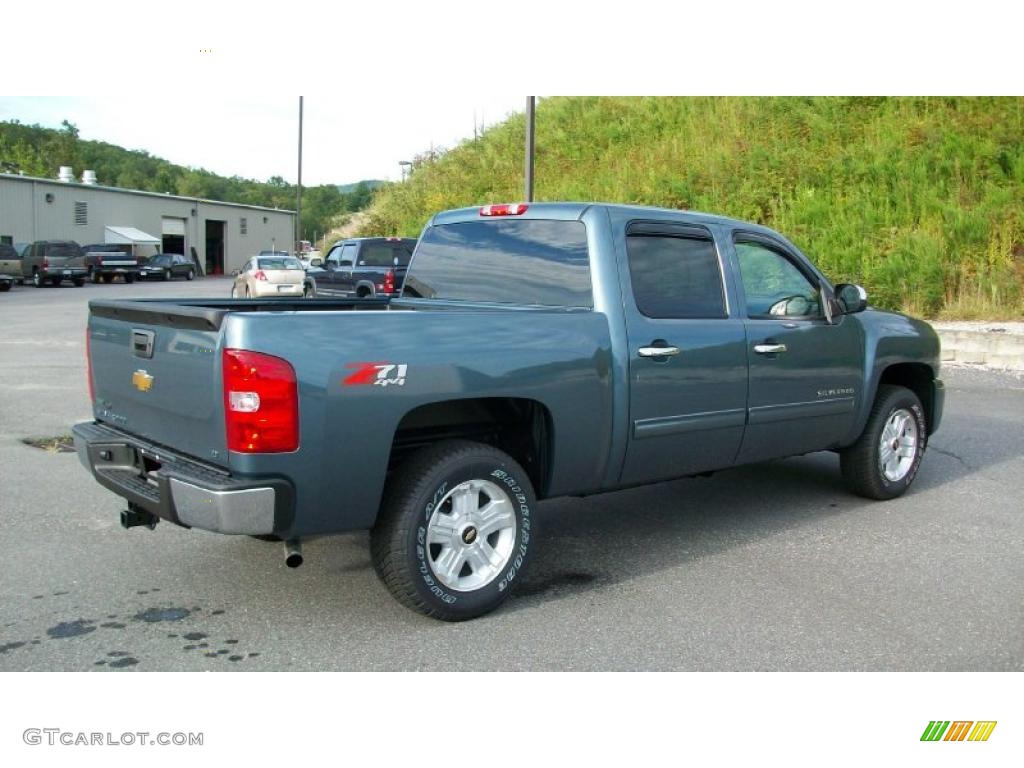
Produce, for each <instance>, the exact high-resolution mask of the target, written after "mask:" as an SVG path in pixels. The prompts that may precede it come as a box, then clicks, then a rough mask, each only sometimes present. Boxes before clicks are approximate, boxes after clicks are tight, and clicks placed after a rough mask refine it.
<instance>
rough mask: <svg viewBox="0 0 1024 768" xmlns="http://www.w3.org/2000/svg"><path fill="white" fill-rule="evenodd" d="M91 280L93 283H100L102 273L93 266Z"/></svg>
mask: <svg viewBox="0 0 1024 768" xmlns="http://www.w3.org/2000/svg"><path fill="white" fill-rule="evenodd" d="M89 280H90V281H91V282H93V283H99V281H100V273H99V272H97V271H96V270H95V269H93V268H92V267H89Z"/></svg>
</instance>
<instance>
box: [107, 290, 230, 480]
mask: <svg viewBox="0 0 1024 768" xmlns="http://www.w3.org/2000/svg"><path fill="white" fill-rule="evenodd" d="M131 304H132V302H117V303H116V308H112V307H115V303H113V302H111V303H110V304H109V305H106V306H104V304H103V303H102V302H93V303H92V304H91V306H90V317H89V329H88V334H89V345H90V359H91V361H92V377H93V384H94V387H95V396H96V401H95V415H96V418H97V419H98V420H99V421H102V422H106V423H108V424H110V425H111V426H114V427H117V428H118V429H122V430H124V431H127V432H130V433H134V434H136V435H139V436H141V437H144V438H147V439H148V440H150V441H152V442H154V443H158V444H163V445H167V446H172V447H174V448H175V449H176V450H178V451H181V452H183V453H186V454H190V455H192V456H194V457H196V458H199V459H202V460H204V461H207V462H212V463H215V464H222V465H225V466H226V465H227V451H226V437H225V427H224V417H223V414H224V407H223V394H222V391H221V383H220V382H221V372H220V369H221V362H220V347H219V340H220V336H221V333H220V329H219V322H217V323H214V322H210V321H208V320H207V319H205V318H204V317H202V316H201V315H202V313H197V312H195V311H194V310H191V308H179V307H173V306H171V307H167V306H165V307H163V308H160V309H156V308H154V309H148V308H147V309H146V310H140V311H131V310H130V309H125V308H126V307H129V306H130V305H131ZM197 315H199V316H197Z"/></svg>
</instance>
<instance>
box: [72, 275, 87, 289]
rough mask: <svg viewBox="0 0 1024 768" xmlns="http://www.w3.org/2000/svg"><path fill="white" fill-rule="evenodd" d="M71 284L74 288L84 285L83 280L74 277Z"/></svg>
mask: <svg viewBox="0 0 1024 768" xmlns="http://www.w3.org/2000/svg"><path fill="white" fill-rule="evenodd" d="M71 282H72V283H74V284H75V288H81V287H82V286H83V285H85V278H84V277H75V278H72V279H71Z"/></svg>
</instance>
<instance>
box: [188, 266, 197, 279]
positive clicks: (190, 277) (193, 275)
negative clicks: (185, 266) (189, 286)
mask: <svg viewBox="0 0 1024 768" xmlns="http://www.w3.org/2000/svg"><path fill="white" fill-rule="evenodd" d="M195 276H196V273H195V270H192V269H190V270H189V271H188V272H186V273H185V279H186V280H191V279H192V278H193V277H195Z"/></svg>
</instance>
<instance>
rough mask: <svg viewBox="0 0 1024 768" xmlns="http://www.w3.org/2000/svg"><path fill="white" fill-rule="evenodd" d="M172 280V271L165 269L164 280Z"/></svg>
mask: <svg viewBox="0 0 1024 768" xmlns="http://www.w3.org/2000/svg"><path fill="white" fill-rule="evenodd" d="M170 279H171V270H169V269H165V270H164V280H165V281H167V280H170Z"/></svg>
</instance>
